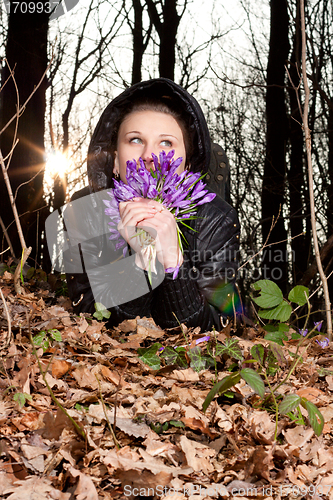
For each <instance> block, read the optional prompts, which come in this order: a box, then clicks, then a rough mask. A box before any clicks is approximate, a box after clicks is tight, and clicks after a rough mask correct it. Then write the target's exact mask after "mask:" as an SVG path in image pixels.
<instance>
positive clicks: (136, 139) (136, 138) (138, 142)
mask: <svg viewBox="0 0 333 500" xmlns="http://www.w3.org/2000/svg"><path fill="white" fill-rule="evenodd" d="M130 142H134V144H142V139H140V137H133V138H132V139H131V140H130Z"/></svg>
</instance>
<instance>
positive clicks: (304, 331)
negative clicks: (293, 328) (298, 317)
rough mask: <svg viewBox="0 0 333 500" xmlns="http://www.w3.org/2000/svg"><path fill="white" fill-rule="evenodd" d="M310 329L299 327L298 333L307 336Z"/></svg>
mask: <svg viewBox="0 0 333 500" xmlns="http://www.w3.org/2000/svg"><path fill="white" fill-rule="evenodd" d="M308 331H309V330H308V329H307V328H305V329H304V330H300V329H298V333H299V334H300V335H302V336H303V337H306V336H307V334H308Z"/></svg>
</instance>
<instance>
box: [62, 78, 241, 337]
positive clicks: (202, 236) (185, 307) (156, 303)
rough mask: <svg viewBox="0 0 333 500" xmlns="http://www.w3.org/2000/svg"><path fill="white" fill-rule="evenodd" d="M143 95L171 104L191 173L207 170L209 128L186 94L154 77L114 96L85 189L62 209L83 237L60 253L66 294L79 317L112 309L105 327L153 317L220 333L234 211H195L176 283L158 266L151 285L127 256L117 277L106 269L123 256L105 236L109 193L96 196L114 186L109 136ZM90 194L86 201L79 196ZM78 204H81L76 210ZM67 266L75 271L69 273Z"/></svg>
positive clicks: (214, 207) (222, 206) (232, 269)
mask: <svg viewBox="0 0 333 500" xmlns="http://www.w3.org/2000/svg"><path fill="white" fill-rule="evenodd" d="M142 93H147V95H149V96H152V95H155V96H158V97H160V96H163V97H165V98H166V99H168V100H170V99H171V100H172V102H173V103H175V104H176V105H177V108H178V109H181V110H182V115H184V116H185V117H186V120H187V125H188V128H189V129H190V131H191V136H192V141H193V144H194V154H193V157H192V159H191V171H194V172H196V171H202V172H205V171H207V168H208V165H209V158H210V139H209V133H208V128H207V124H206V121H205V118H204V116H203V114H202V110H201V108H200V106H199V104H198V103H197V101H196V100H195V99H194V98H193V97H192V96H190V95H189V94H188V93H187V92H186V91H185V90H183V89H182V88H181V87H179V86H178V85H176V84H175V83H174V82H171V81H170V80H166V79H157V80H150V81H148V82H143V83H140V84H137V85H135V86H133V87H131V88H130V89H128V90H126V91H125V92H123V93H122V94H121V95H120V96H118V97H117V98H116V99H114V100H113V101H112V102H111V103H110V104H109V106H108V107H107V108H106V110H105V111H104V113H103V114H102V116H101V118H100V120H99V123H98V125H97V127H96V130H95V132H94V134H93V137H92V140H91V143H90V146H89V153H88V178H89V190H88V188H84V189H83V190H81V191H80V192H78V193H76V194H75V195H74V196H73V198H72V199H73V200H76V201H75V202H74V205H75V203H77V206H76V209H75V210H74V209H72V210H74V212H73V213H71V212H70V209H68V214H67V222H66V220H65V224H66V223H67V224H71V225H72V226H73V225H74V226H75V228H76V232H77V234H76V237H77V238H78V239H77V241H79V240H80V236H78V235H79V234H80V228H82V231H83V232H84V233H85V236H84V238H83V239H84V241H83V243H82V244H80V245H79V247H77V246H75V245H74V246H71V247H70V248H69V249H68V251H67V252H65V262H67V266H66V270H67V282H68V289H69V295H70V297H71V299H72V301H73V306H74V310H75V312H77V313H79V312H90V313H92V312H94V310H95V309H94V304H95V302H101V303H102V304H104V305H106V306H107V307H109V306H110V304H112V307H110V310H111V318H110V322H109V323H110V325H116V324H118V323H119V322H121V321H122V320H124V319H130V318H135V317H136V316H152V317H153V318H154V320H155V322H156V323H157V324H158V325H159V326H160V327H162V328H172V327H174V326H177V325H178V321H179V322H181V323H186V324H187V325H188V326H201V328H202V330H208V329H210V328H211V327H212V326H213V325H214V326H215V327H216V328H217V329H218V330H220V329H221V318H222V317H225V316H228V315H232V314H233V309H234V306H233V304H234V305H235V303H236V305H237V294H235V290H234V285H233V284H234V281H235V275H236V270H237V265H238V263H237V252H238V248H239V222H238V218H237V214H236V212H235V210H234V209H233V208H232V207H231V206H230V205H228V204H227V203H226V202H225V201H224V200H222V199H220V198H219V197H218V196H216V198H215V199H214V200H213V201H212V202H210V203H207V204H205V205H201V206H200V207H198V210H197V216H198V218H197V219H195V220H191V221H187V223H188V225H190V226H191V227H192V228H193V229H194V231H192V230H190V229H187V228H183V227H182V232H183V233H184V236H185V237H186V239H187V241H188V243H189V245H188V247H187V248H185V253H184V263H183V264H182V266H181V267H180V270H179V275H178V277H177V278H176V279H175V280H173V278H172V274H166V275H165V276H164V271H163V269H161V267H159V268H158V273H157V276H154V275H153V283H152V287H151V286H150V283H149V282H148V280H147V273H146V272H145V271H143V270H142V269H139V268H138V267H137V266H135V263H134V259H133V258H132V259H127V261H126V263H127V265H126V266H125V267H124V266H123V267H122V268H121V271H120V270H119V276H118V274H117V271H116V272H115V269H117V268H116V267H112V268H111V267H110V255H112V258H111V260H112V261H113V262H114V263H115V262H116V261H117V262H118V264H119V259H120V257H121V251H120V252H118V254H117V251H116V250H115V249H114V243H113V242H112V241H110V240H109V239H108V235H109V233H108V228H107V223H108V218H107V217H106V216H105V215H104V208H105V207H104V205H103V202H102V200H103V199H106V198H107V196H105V194H102V192H100V191H101V190H103V189H106V188H109V187H110V186H112V169H113V158H112V154H111V153H110V150H109V143H110V135H111V133H112V129H113V127H114V124H115V123H116V122H117V120H118V118H119V116H120V115H121V114H122V113H123V109H126V106H128V104H129V102H131V100H132V99H133V98H135V97H136V96H137V95H139V94H140V95H142ZM168 102H169V101H168ZM89 193H90V196H89V197H86V198H82V197H83V196H85V195H88V194H89ZM91 195H92V196H91ZM80 200H82V201H83V200H84V201H83V203H84V205H82V206H84V209H82V210H81V209H80ZM78 202H79V203H78ZM65 219H66V217H65ZM87 235H89V236H87ZM78 248H79V249H78ZM116 257H117V258H116ZM117 259H118V260H117ZM80 260H81V262H82V271H83V272H80V273H78V272H76V271H77V269H78V267H77V266H72V267H71V265H72V263H73V262H79V261H80ZM118 264H117V265H118ZM70 269H72V270H73V271H74V272H68V271H69V270H70ZM119 269H120V268H119ZM127 273H128V274H127ZM88 276H89V278H88ZM117 276H118V277H119V279H118V278H117ZM143 276H144V279H143ZM91 287H92V288H93V290H94V292H93V291H92V288H91ZM128 290H131V291H132V290H136V291H137V298H135V299H133V300H130V301H127V302H126V303H122V302H121V300H122V299H121V298H122V297H127V292H128ZM114 296H116V298H115V299H114V303H113V302H112V300H113V297H114Z"/></svg>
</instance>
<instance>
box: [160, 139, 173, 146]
mask: <svg viewBox="0 0 333 500" xmlns="http://www.w3.org/2000/svg"><path fill="white" fill-rule="evenodd" d="M161 146H165V147H167V148H171V146H172V143H171V141H168V140H167V139H165V140H164V141H161Z"/></svg>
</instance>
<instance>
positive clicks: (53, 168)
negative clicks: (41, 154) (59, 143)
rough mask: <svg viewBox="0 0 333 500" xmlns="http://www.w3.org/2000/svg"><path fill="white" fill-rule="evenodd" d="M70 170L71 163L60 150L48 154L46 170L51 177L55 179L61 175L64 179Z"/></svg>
mask: <svg viewBox="0 0 333 500" xmlns="http://www.w3.org/2000/svg"><path fill="white" fill-rule="evenodd" d="M69 170H70V163H69V161H68V159H67V158H66V156H65V155H63V154H62V153H61V152H60V151H55V152H53V153H51V154H49V155H48V157H47V160H46V167H45V172H46V174H47V175H49V176H50V177H51V178H53V179H55V178H56V177H57V176H59V177H60V178H61V179H64V178H65V176H66V174H67V173H68V172H69Z"/></svg>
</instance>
